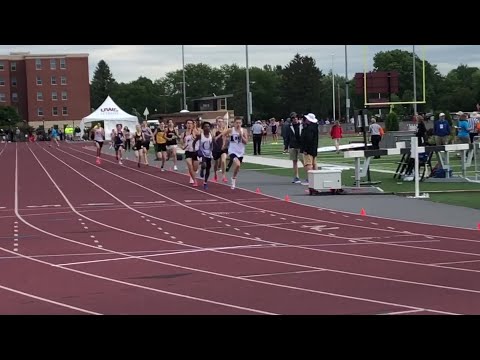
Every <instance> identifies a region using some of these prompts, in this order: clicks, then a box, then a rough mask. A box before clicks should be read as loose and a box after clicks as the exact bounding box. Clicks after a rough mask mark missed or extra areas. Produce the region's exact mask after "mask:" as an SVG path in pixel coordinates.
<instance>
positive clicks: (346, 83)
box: [345, 45, 350, 123]
mask: <svg viewBox="0 0 480 360" xmlns="http://www.w3.org/2000/svg"><path fill="white" fill-rule="evenodd" d="M348 85H349V84H348V61H347V45H345V103H346V106H347V111H346V120H347V123H348V121H349V120H350V95H349V94H348Z"/></svg>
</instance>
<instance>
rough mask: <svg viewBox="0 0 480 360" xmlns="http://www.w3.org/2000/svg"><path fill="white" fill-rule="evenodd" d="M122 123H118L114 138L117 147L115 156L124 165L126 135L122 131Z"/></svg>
mask: <svg viewBox="0 0 480 360" xmlns="http://www.w3.org/2000/svg"><path fill="white" fill-rule="evenodd" d="M122 128H123V126H122V124H117V129H116V131H115V136H114V138H113V146H114V148H115V156H116V157H117V161H118V163H119V164H120V165H122V152H123V151H124V150H125V135H124V134H123V131H122Z"/></svg>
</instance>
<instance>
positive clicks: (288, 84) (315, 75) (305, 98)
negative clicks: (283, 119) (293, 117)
mask: <svg viewBox="0 0 480 360" xmlns="http://www.w3.org/2000/svg"><path fill="white" fill-rule="evenodd" d="M282 75H283V76H282V82H281V88H280V91H281V96H282V103H283V105H284V106H283V109H282V110H283V112H284V113H288V112H290V111H297V112H313V113H317V114H318V113H320V111H321V104H320V101H319V99H320V96H321V94H322V90H323V89H322V78H323V77H324V75H323V74H322V71H321V70H320V69H319V68H318V67H317V66H316V63H315V60H314V59H313V58H312V57H310V56H301V55H300V54H296V55H295V56H294V58H293V60H292V61H290V63H289V64H288V65H286V66H285V67H284V69H283V72H282Z"/></svg>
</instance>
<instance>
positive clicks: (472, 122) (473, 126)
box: [468, 111, 480, 143]
mask: <svg viewBox="0 0 480 360" xmlns="http://www.w3.org/2000/svg"><path fill="white" fill-rule="evenodd" d="M479 118H480V115H479V114H478V113H477V112H476V111H474V112H473V113H472V114H471V115H470V118H469V119H468V128H469V129H470V131H469V135H470V143H473V139H474V138H475V136H478V130H479V126H480V121H479V120H478V119H479Z"/></svg>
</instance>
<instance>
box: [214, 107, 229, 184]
mask: <svg viewBox="0 0 480 360" xmlns="http://www.w3.org/2000/svg"><path fill="white" fill-rule="evenodd" d="M216 122H217V130H216V132H215V138H214V139H213V151H212V157H213V160H214V161H215V163H214V164H213V181H214V182H217V181H218V177H217V171H218V170H219V169H221V170H222V181H223V182H224V183H226V182H228V179H227V176H226V169H225V168H226V163H227V153H228V148H227V143H228V142H227V139H226V138H225V136H224V135H223V132H224V131H225V129H226V126H225V120H224V119H223V117H221V116H219V117H217V119H216Z"/></svg>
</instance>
